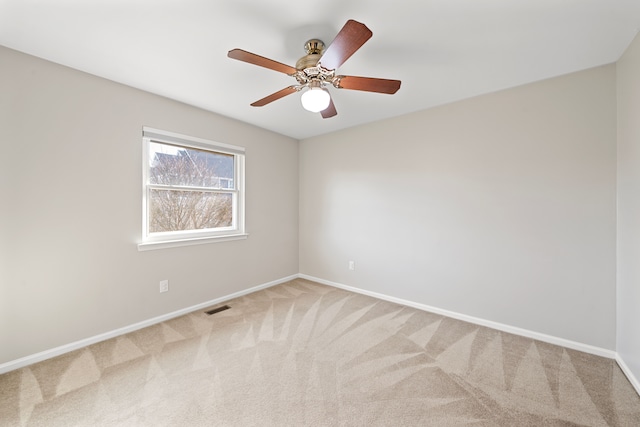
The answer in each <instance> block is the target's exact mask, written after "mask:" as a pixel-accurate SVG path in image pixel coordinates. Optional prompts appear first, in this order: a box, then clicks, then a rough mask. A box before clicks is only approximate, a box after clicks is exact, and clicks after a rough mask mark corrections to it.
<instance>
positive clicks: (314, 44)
mask: <svg viewBox="0 0 640 427" xmlns="http://www.w3.org/2000/svg"><path fill="white" fill-rule="evenodd" d="M304 50H305V51H306V52H307V54H306V55H305V56H303V57H302V58H300V59H298V62H296V68H297V69H298V70H300V71H302V70H304V69H306V68H311V67H315V66H316V65H318V61H319V60H320V58H321V57H322V51H323V50H324V43H323V42H322V40H318V39H311V40H309V41H307V42H306V43H305V45H304Z"/></svg>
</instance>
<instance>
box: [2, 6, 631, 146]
mask: <svg viewBox="0 0 640 427" xmlns="http://www.w3.org/2000/svg"><path fill="white" fill-rule="evenodd" d="M348 19H355V20H357V21H360V22H363V23H364V24H366V25H367V26H368V27H369V28H370V29H371V31H372V32H373V37H372V38H371V39H370V40H369V41H368V42H367V43H366V44H365V45H364V46H363V47H362V48H361V49H360V50H359V51H358V52H356V53H355V54H354V55H353V56H352V57H351V58H350V59H349V60H348V61H347V62H346V63H345V64H344V65H343V66H342V67H340V68H339V69H338V73H339V74H348V75H356V76H366V77H380V78H388V79H398V80H402V87H401V88H400V90H399V91H398V93H396V94H395V95H384V94H377V93H368V92H358V91H349V90H337V89H330V91H331V93H332V97H333V99H334V102H335V105H336V108H337V110H338V115H337V116H336V117H333V118H331V119H322V118H321V116H320V114H317V113H315V114H314V113H310V112H307V111H305V110H303V109H302V107H301V105H300V100H299V96H300V95H299V94H293V95H290V96H287V97H285V98H283V99H280V100H278V101H275V102H273V103H271V104H269V105H267V106H265V107H251V106H249V104H250V103H252V102H253V101H256V100H258V99H260V98H262V97H264V96H266V95H269V94H271V93H272V92H275V91H277V90H279V89H282V88H284V87H286V86H289V85H291V84H295V80H294V79H293V78H292V77H289V76H287V75H285V74H281V73H278V72H275V71H272V70H268V69H266V68H262V67H258V66H255V65H251V64H247V63H244V62H240V61H235V60H232V59H229V58H227V56H226V54H227V52H228V51H229V50H231V49H233V48H241V49H244V50H248V51H250V52H253V53H256V54H258V55H262V56H265V57H268V58H270V59H274V60H276V61H279V62H283V63H285V64H288V65H292V66H295V62H296V60H297V59H298V58H299V57H301V56H303V55H304V53H305V52H304V50H303V45H304V43H305V42H306V41H307V40H308V39H310V38H320V39H322V40H324V41H325V43H327V44H329V43H330V42H331V40H332V39H333V37H334V36H335V35H336V34H337V32H338V31H339V30H340V28H342V26H343V25H344V23H345V22H346V21H347V20H348ZM639 28H640V0H393V1H391V0H390V1H382V0H373V1H372V0H324V1H312V2H306V3H305V2H302V1H300V2H297V3H296V2H294V1H292V0H0V45H4V46H6V47H9V48H12V49H16V50H19V51H22V52H26V53H28V54H31V55H35V56H38V57H41V58H44V59H47V60H50V61H53V62H57V63H60V64H63V65H66V66H69V67H72V68H76V69H78V70H82V71H86V72H88V73H91V74H95V75H97V76H101V77H104V78H107V79H110V80H114V81H117V82H120V83H124V84H126V85H130V86H133V87H136V88H140V89H143V90H146V91H149V92H153V93H156V94H159V95H163V96H166V97H168V98H172V99H175V100H178V101H182V102H185V103H187V104H191V105H194V106H197V107H201V108H203V109H206V110H210V111H213V112H215V113H219V114H222V115H225V116H228V117H233V118H236V119H239V120H242V121H244V122H248V123H252V124H254V125H257V126H260V127H263V128H266V129H270V130H273V131H275V132H278V133H281V134H284V135H288V136H291V137H294V138H297V139H303V138H307V137H310V136H314V135H319V134H324V133H328V132H332V131H335V130H338V129H343V128H347V127H351V126H355V125H359V124H364V123H367V122H371V121H374V120H378V119H382V118H386V117H393V116H398V115H401V114H405V113H409V112H412V111H417V110H422V109H426V108H429V107H433V106H436V105H441V104H445V103H449V102H452V101H456V100H459V99H463V98H468V97H472V96H476V95H479V94H483V93H488V92H493V91H496V90H500V89H504V88H508V87H513V86H517V85H521V84H524V83H528V82H532V81H537V80H541V79H545V78H548V77H553V76H557V75H561V74H566V73H570V72H573V71H577V70H582V69H586V68H590V67H594V66H598V65H603V64H608V63H612V62H615V61H616V60H617V59H618V58H619V57H620V56H621V55H622V53H623V52H624V50H625V49H626V47H627V46H628V45H629V43H630V42H631V40H632V39H633V38H634V37H635V35H636V33H637V32H638V29H639ZM0 66H1V64H0Z"/></svg>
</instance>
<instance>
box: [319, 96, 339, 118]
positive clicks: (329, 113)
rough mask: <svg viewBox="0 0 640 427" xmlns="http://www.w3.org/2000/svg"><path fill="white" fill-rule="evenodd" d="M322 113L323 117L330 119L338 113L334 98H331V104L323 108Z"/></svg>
mask: <svg viewBox="0 0 640 427" xmlns="http://www.w3.org/2000/svg"><path fill="white" fill-rule="evenodd" d="M320 114H322V118H323V119H328V118H330V117H333V116H335V115H336V114H338V112H337V111H336V106H335V105H333V99H329V106H328V107H327V108H325V109H324V110H322V111H321V112H320Z"/></svg>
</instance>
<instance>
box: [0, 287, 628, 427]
mask: <svg viewBox="0 0 640 427" xmlns="http://www.w3.org/2000/svg"><path fill="white" fill-rule="evenodd" d="M228 304H229V305H230V306H231V309H229V310H226V311H222V312H220V313H217V314H214V315H211V316H208V315H206V314H204V313H203V312H196V313H192V314H189V315H186V316H183V317H180V318H176V319H173V320H170V321H167V322H164V323H162V324H159V325H155V326H152V327H149V328H146V329H143V330H140V331H137V332H133V333H130V334H128V335H125V336H121V337H118V338H114V339H112V340H109V341H105V342H102V343H98V344H94V345H91V346H89V347H87V348H85V349H81V350H77V351H74V352H72V353H69V354H66V355H63V356H60V357H57V358H55V359H51V360H48V361H45V362H41V363H38V364H35V365H32V366H29V367H26V368H23V369H19V370H16V371H13V372H10V373H7V374H5V375H2V376H0V425H2V426H24V425H28V426H30V425H34V426H116V425H117V426H169V425H170V426H217V425H222V426H303V425H313V426H324V425H331V426H377V425H386V426H413V425H419V426H454V425H455V426H457V425H472V426H492V427H493V426H576V425H580V426H582V425H584V426H607V425H609V426H640V398H639V397H638V395H637V394H636V392H635V391H634V389H633V388H632V386H631V385H630V384H629V382H628V381H627V379H626V378H625V376H624V375H623V373H622V372H621V371H620V369H619V368H618V366H617V365H616V363H615V362H614V361H612V360H609V359H604V358H601V357H597V356H592V355H588V354H584V353H580V352H577V351H573V350H569V349H566V348H562V347H557V346H554V345H550V344H545V343H542V342H538V341H534V340H531V339H528V338H522V337H518V336H514V335H510V334H507V333H503V332H499V331H495V330H492V329H488V328H484V327H479V326H477V325H472V324H468V323H465V322H461V321H458V320H452V319H450V318H446V317H443V316H439V315H435V314H430V313H426V312H422V311H419V310H416V309H412V308H408V307H404V306H400V305H396V304H393V303H389V302H385V301H379V300H376V299H374V298H370V297H366V296H363V295H359V294H353V293H350V292H347V291H343V290H339V289H335V288H332V287H328V286H323V285H319V284H315V283H312V282H308V281H304V280H295V281H293V282H289V283H285V284H282V285H278V286H275V287H272V288H270V289H267V290H263V291H260V292H256V293H254V294H251V295H248V296H245V297H242V298H238V299H235V300H232V301H229V302H228Z"/></svg>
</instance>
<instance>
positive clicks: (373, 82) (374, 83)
mask: <svg viewBox="0 0 640 427" xmlns="http://www.w3.org/2000/svg"><path fill="white" fill-rule="evenodd" d="M400 83H401V82H400V80H388V79H375V78H372V77H357V76H344V77H342V78H340V83H339V85H338V87H339V88H340V89H351V90H363V91H365V92H378V93H388V94H394V93H396V92H397V91H398V89H400Z"/></svg>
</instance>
